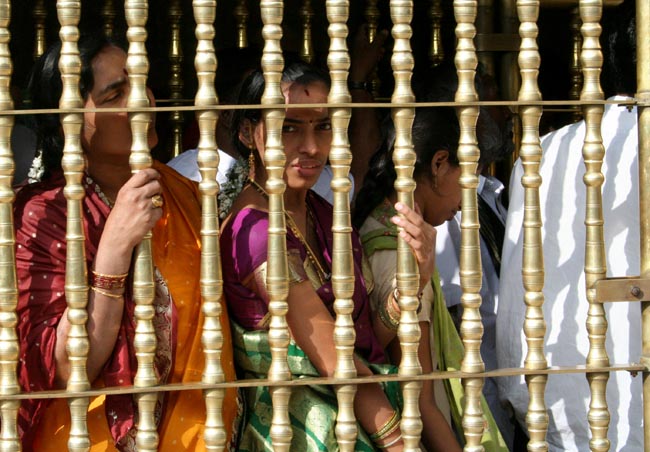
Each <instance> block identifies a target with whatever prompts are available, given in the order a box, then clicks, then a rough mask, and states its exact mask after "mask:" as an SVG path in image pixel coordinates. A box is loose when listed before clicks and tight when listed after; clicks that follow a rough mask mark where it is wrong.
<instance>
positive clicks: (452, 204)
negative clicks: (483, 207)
mask: <svg viewBox="0 0 650 452" xmlns="http://www.w3.org/2000/svg"><path fill="white" fill-rule="evenodd" d="M441 153H442V154H441ZM441 155H442V157H441ZM447 155H448V153H447V151H438V152H436V154H435V155H434V158H433V162H432V164H431V165H432V176H433V177H432V178H431V179H429V180H428V181H426V182H424V181H423V182H418V185H419V184H420V183H424V184H427V183H428V184H430V190H427V191H428V192H429V196H428V197H427V198H428V199H427V201H426V205H425V206H420V209H422V216H423V218H424V220H425V221H426V222H427V223H429V224H431V225H433V226H438V225H441V224H442V223H444V222H445V221H449V220H451V219H453V218H454V216H455V215H456V213H457V212H458V211H459V210H460V206H461V199H462V187H461V186H460V182H459V177H460V167H459V166H455V165H452V164H451V163H449V160H448V159H447V157H446V156H447Z"/></svg>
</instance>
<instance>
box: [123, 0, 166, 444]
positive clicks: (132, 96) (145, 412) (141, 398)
mask: <svg viewBox="0 0 650 452" xmlns="http://www.w3.org/2000/svg"><path fill="white" fill-rule="evenodd" d="M124 12H125V15H126V23H127V25H128V26H129V28H128V32H127V37H128V38H129V53H128V57H127V60H126V68H127V71H128V73H129V79H130V82H131V91H130V93H129V99H128V102H127V106H128V107H129V108H134V109H137V108H143V107H149V98H148V97H147V91H146V83H147V74H148V72H149V60H148V59H147V51H146V48H145V42H146V40H147V30H146V29H145V24H146V23H147V2H146V0H126V2H125V4H124ZM129 120H130V122H131V131H132V134H133V143H132V144H131V156H130V158H129V163H130V164H131V168H132V170H133V171H134V172H137V171H140V170H143V169H145V168H148V167H150V166H151V154H150V153H149V145H148V142H147V132H148V129H149V126H150V125H151V114H150V113H145V112H134V113H129ZM154 295H155V286H154V280H153V262H152V255H151V232H149V233H147V234H146V235H145V237H144V239H143V240H142V242H141V243H140V244H139V245H138V246H137V248H136V251H135V264H134V275H133V298H134V300H135V319H136V330H135V331H136V333H135V344H134V345H135V351H136V354H137V356H138V371H137V373H136V375H135V381H134V384H135V386H137V387H141V388H142V387H145V388H146V387H150V386H154V385H156V384H157V383H158V378H157V377H156V373H155V371H154V365H153V360H154V356H155V354H156V333H155V330H154V325H153V321H152V320H153V317H154V315H155V311H154V306H153V299H154ZM137 400H138V412H139V422H138V433H137V436H136V444H137V448H138V450H139V451H151V452H153V451H155V450H156V449H157V448H158V431H157V428H156V422H155V419H154V407H155V404H156V400H157V394H156V393H142V394H139V395H138V396H137Z"/></svg>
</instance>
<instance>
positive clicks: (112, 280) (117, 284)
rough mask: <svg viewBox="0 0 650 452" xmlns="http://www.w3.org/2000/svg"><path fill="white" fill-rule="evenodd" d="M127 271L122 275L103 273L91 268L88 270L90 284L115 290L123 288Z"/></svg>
mask: <svg viewBox="0 0 650 452" xmlns="http://www.w3.org/2000/svg"><path fill="white" fill-rule="evenodd" d="M127 276H128V273H124V274H122V275H105V274H103V273H97V272H96V271H94V270H92V271H91V272H90V281H89V282H90V286H91V287H93V288H97V289H104V290H116V289H124V286H125V285H126V277H127Z"/></svg>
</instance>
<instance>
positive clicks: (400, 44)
mask: <svg viewBox="0 0 650 452" xmlns="http://www.w3.org/2000/svg"><path fill="white" fill-rule="evenodd" d="M390 15H391V18H392V20H393V30H392V34H393V38H394V39H395V46H394V48H393V56H392V58H391V65H392V68H393V74H394V75H395V91H394V92H393V96H392V98H391V102H392V103H403V102H414V101H415V96H414V95H413V91H412V90H411V76H412V75H413V54H412V52H411V44H410V39H411V35H412V30H411V25H410V23H411V19H412V18H413V2H412V1H408V0H391V2H390ZM392 115H393V121H394V123H395V134H396V135H395V151H394V153H393V161H394V163H395V171H396V172H397V179H396V181H395V190H396V191H397V200H398V201H399V202H402V203H404V204H405V205H407V206H409V207H413V202H414V201H413V190H415V180H413V167H414V165H415V158H416V156H415V152H414V151H413V141H412V139H411V128H412V127H413V119H414V117H415V109H414V108H412V107H400V106H397V107H393V110H392ZM396 276H397V289H398V290H399V293H400V297H399V306H400V310H401V316H400V322H399V329H398V331H397V334H398V337H399V340H400V345H401V349H402V362H401V363H400V366H399V374H400V375H406V376H415V375H420V374H421V373H422V367H421V366H420V362H419V360H418V344H419V341H420V327H419V325H418V318H417V309H418V304H419V302H418V298H417V295H418V294H417V291H418V289H417V288H418V285H419V284H418V282H419V275H418V267H417V263H416V261H415V257H414V256H413V253H412V252H411V249H410V248H409V246H408V244H407V243H406V242H405V241H404V240H402V238H401V237H400V238H399V240H398V244H397V275H396ZM421 388H422V382H420V381H408V382H405V383H403V384H402V389H403V393H404V410H403V411H402V423H401V429H402V437H403V439H404V450H405V451H407V450H408V451H416V450H418V451H419V450H420V448H419V445H420V434H421V432H422V420H421V419H420V407H419V397H420V390H421Z"/></svg>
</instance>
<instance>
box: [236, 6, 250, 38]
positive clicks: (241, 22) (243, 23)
mask: <svg viewBox="0 0 650 452" xmlns="http://www.w3.org/2000/svg"><path fill="white" fill-rule="evenodd" d="M234 15H235V21H236V22H237V46H238V47H239V48H240V49H245V48H246V47H248V34H247V32H246V28H247V26H248V5H247V4H246V0H239V1H238V2H237V6H235V10H234Z"/></svg>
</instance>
